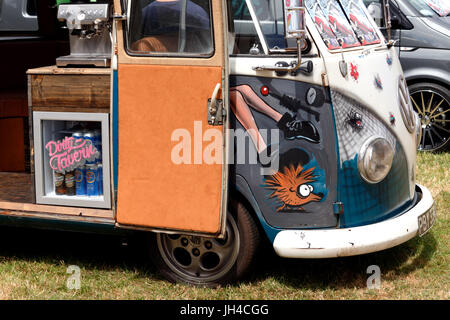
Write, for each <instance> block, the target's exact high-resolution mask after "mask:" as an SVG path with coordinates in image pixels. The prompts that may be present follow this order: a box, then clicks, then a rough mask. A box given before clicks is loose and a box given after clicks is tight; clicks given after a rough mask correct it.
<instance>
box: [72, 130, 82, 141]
mask: <svg viewBox="0 0 450 320" xmlns="http://www.w3.org/2000/svg"><path fill="white" fill-rule="evenodd" d="M72 137H74V138H75V139H83V132H82V131H75V132H73V133H72Z"/></svg>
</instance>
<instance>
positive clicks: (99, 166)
mask: <svg viewBox="0 0 450 320" xmlns="http://www.w3.org/2000/svg"><path fill="white" fill-rule="evenodd" d="M97 184H98V195H99V196H102V195H103V165H102V164H101V163H99V164H97Z"/></svg>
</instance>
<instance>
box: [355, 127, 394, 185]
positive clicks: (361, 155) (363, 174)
mask: <svg viewBox="0 0 450 320" xmlns="http://www.w3.org/2000/svg"><path fill="white" fill-rule="evenodd" d="M378 140H381V141H384V142H385V143H386V144H387V145H388V146H389V147H390V149H391V151H392V158H391V161H390V164H389V169H388V170H386V172H385V174H383V175H382V176H381V178H379V179H377V180H374V179H371V178H369V176H368V174H367V169H366V166H365V163H364V162H365V158H366V155H367V151H368V150H369V148H370V147H371V146H373V145H374V144H375V142H377V141H378ZM394 156H395V150H394V148H393V147H392V145H391V144H390V143H389V141H388V140H386V138H383V137H381V136H373V137H370V138H369V139H367V140H366V141H365V142H364V143H363V145H362V146H361V149H360V151H359V153H358V158H357V165H358V171H359V175H360V177H361V178H362V179H363V180H364V181H365V182H367V183H370V184H376V183H379V182H381V181H383V180H384V179H385V178H386V176H387V175H388V174H389V172H390V171H391V168H392V163H393V160H394Z"/></svg>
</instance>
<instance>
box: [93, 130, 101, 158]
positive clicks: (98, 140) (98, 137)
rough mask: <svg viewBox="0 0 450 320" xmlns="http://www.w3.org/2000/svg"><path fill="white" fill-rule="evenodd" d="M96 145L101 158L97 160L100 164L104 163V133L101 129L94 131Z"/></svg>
mask: <svg viewBox="0 0 450 320" xmlns="http://www.w3.org/2000/svg"><path fill="white" fill-rule="evenodd" d="M94 145H95V148H96V149H97V150H98V152H99V153H100V158H98V159H97V160H98V162H102V133H101V131H100V129H95V130H94Z"/></svg>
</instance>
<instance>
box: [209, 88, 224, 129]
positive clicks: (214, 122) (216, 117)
mask: <svg viewBox="0 0 450 320" xmlns="http://www.w3.org/2000/svg"><path fill="white" fill-rule="evenodd" d="M219 89H220V83H218V84H217V85H216V87H215V88H214V91H213V94H212V96H211V98H210V99H208V124H209V125H211V126H221V125H223V122H224V120H225V116H226V114H225V109H224V108H223V101H222V100H221V99H217V94H218V93H219Z"/></svg>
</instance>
